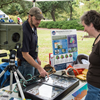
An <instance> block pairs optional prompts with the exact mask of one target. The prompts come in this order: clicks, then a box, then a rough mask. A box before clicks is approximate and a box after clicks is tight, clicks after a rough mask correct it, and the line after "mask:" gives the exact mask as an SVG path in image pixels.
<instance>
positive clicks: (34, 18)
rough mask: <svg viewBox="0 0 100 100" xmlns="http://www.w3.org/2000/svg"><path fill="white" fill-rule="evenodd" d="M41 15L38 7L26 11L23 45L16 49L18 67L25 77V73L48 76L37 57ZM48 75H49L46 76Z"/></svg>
mask: <svg viewBox="0 0 100 100" xmlns="http://www.w3.org/2000/svg"><path fill="white" fill-rule="evenodd" d="M41 19H45V18H44V17H43V14H42V11H41V10H40V9H39V8H38V7H32V8H31V9H30V10H29V12H28V19H27V20H26V21H25V22H24V23H23V25H22V27H23V45H22V48H21V49H18V50H17V57H18V66H19V67H18V68H19V71H20V72H21V73H22V75H23V76H24V77H25V76H26V75H27V74H31V75H32V76H34V75H37V72H39V74H40V75H41V76H42V77H45V76H46V75H47V76H48V74H47V72H46V71H45V70H44V69H43V68H42V67H41V61H40V59H39V57H38V36H37V27H38V26H39V24H40V22H41ZM48 77H49V76H48Z"/></svg>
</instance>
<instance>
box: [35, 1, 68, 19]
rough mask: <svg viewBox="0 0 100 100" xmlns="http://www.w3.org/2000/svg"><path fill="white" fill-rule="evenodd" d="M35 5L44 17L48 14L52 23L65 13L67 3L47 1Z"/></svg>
mask: <svg viewBox="0 0 100 100" xmlns="http://www.w3.org/2000/svg"><path fill="white" fill-rule="evenodd" d="M37 4H38V6H39V8H40V9H41V10H42V12H43V13H44V14H45V15H48V13H50V15H51V17H52V19H53V21H56V19H57V18H59V14H62V13H63V12H64V11H65V8H66V6H67V5H68V2H66V1H47V2H37ZM65 4H66V5H65Z"/></svg>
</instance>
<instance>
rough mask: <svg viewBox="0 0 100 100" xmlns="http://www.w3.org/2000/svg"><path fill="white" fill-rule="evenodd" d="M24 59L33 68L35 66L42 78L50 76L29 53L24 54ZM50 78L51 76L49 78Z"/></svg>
mask: <svg viewBox="0 0 100 100" xmlns="http://www.w3.org/2000/svg"><path fill="white" fill-rule="evenodd" d="M22 55H23V58H24V59H25V60H26V61H27V62H28V63H29V64H31V65H32V66H34V67H35V68H36V69H37V70H38V71H39V73H40V75H41V76H42V77H45V76H46V75H47V76H48V73H47V72H46V71H45V70H44V69H43V68H42V67H41V65H40V64H38V63H37V62H36V61H35V60H34V59H33V58H32V57H31V56H30V54H29V52H22ZM48 77H49V76H48Z"/></svg>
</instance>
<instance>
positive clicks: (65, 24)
mask: <svg viewBox="0 0 100 100" xmlns="http://www.w3.org/2000/svg"><path fill="white" fill-rule="evenodd" d="M39 27H41V28H48V29H51V28H59V29H77V30H84V27H83V26H82V25H81V24H80V23H79V20H70V21H56V22H54V21H41V23H40V25H39Z"/></svg>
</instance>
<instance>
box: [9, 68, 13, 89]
mask: <svg viewBox="0 0 100 100" xmlns="http://www.w3.org/2000/svg"><path fill="white" fill-rule="evenodd" d="M12 83H13V71H12V70H11V71H10V91H12Z"/></svg>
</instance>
